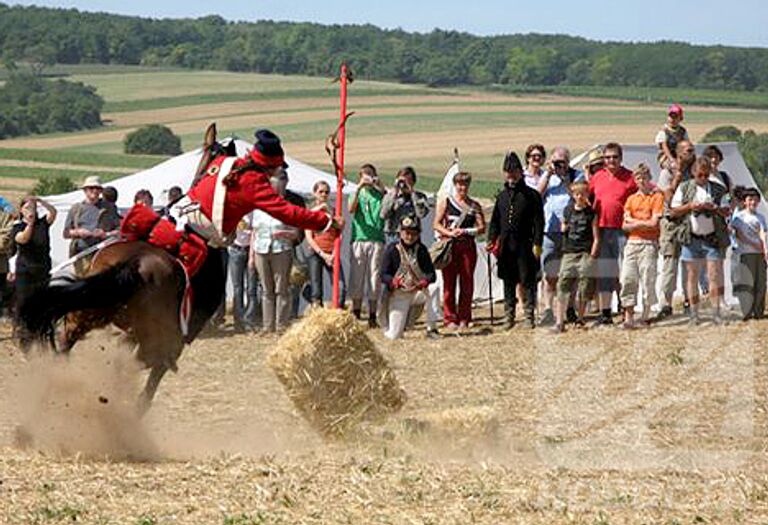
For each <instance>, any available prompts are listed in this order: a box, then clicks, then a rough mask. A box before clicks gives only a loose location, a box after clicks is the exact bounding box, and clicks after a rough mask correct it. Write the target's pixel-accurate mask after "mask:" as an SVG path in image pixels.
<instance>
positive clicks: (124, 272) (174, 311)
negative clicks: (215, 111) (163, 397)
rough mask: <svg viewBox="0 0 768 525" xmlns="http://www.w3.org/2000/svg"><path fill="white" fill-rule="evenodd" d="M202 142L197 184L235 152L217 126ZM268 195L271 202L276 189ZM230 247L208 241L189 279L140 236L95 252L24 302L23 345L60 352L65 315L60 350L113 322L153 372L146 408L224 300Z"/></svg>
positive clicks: (141, 402) (256, 204)
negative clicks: (83, 265) (44, 345)
mask: <svg viewBox="0 0 768 525" xmlns="http://www.w3.org/2000/svg"><path fill="white" fill-rule="evenodd" d="M203 146H204V147H203V157H202V159H201V161H200V164H199V166H198V169H197V172H196V174H195V179H194V181H193V183H192V187H194V186H195V184H197V182H198V181H199V180H201V179H202V174H203V173H205V169H206V167H207V166H208V164H209V163H210V162H211V161H212V160H213V159H215V158H217V157H219V156H231V155H230V153H231V151H228V150H227V149H226V147H224V146H222V145H220V144H218V143H217V142H216V130H215V126H214V125H212V126H210V127H209V128H208V130H207V131H206V135H205V142H204V144H203ZM267 186H268V183H267ZM269 191H271V190H269ZM270 197H271V198H272V200H271V201H270V202H272V203H273V204H274V198H275V195H274V194H273V195H271V196H270ZM253 201H254V202H251V203H248V206H249V207H250V208H251V209H257V208H259V207H260V205H259V202H258V201H257V200H256V197H255V196H254V198H253ZM240 205H241V206H242V202H240ZM307 213H310V212H307ZM305 218H306V216H305ZM298 220H300V219H298V218H297V219H296V221H298ZM286 222H287V221H286ZM225 249H226V248H225V247H214V246H210V245H209V246H208V248H207V255H206V257H205V260H204V261H203V262H202V265H201V266H200V268H199V270H197V271H196V272H195V273H194V275H193V276H192V277H191V278H190V279H189V280H188V278H187V274H186V272H185V270H184V268H183V266H182V265H181V263H180V262H179V260H177V259H176V258H175V257H174V256H173V255H171V254H170V253H168V252H167V251H165V250H164V249H161V248H158V247H156V246H154V245H152V244H149V243H147V242H144V241H136V240H131V241H117V242H115V243H113V244H109V245H107V246H105V247H104V248H102V249H101V250H99V251H98V252H97V254H96V256H95V257H94V259H93V261H92V262H91V266H90V268H89V270H88V271H87V273H86V275H85V276H84V277H82V278H77V279H73V280H70V281H69V282H65V283H55V282H52V283H51V284H50V285H49V286H48V287H46V288H43V289H41V290H39V291H38V292H37V293H35V294H33V295H32V296H30V297H29V298H28V299H27V300H26V301H25V302H24V303H23V304H22V305H21V306H20V312H19V316H18V317H19V323H20V327H19V328H20V330H18V333H20V334H24V335H22V336H21V344H22V348H28V347H29V345H30V344H31V342H32V341H34V340H40V341H47V342H48V344H49V345H50V346H51V347H52V348H53V349H54V350H57V348H56V344H55V343H56V339H57V338H56V334H55V326H56V324H57V322H58V321H59V320H61V319H62V318H63V319H64V323H63V325H64V328H63V333H62V334H61V336H60V337H59V338H58V339H59V341H60V348H59V349H58V350H59V351H61V352H63V353H68V352H69V351H70V350H71V349H72V347H73V346H74V345H75V343H76V342H77V341H78V340H80V339H82V338H83V337H84V336H85V335H86V334H87V333H88V332H90V331H91V330H94V329H97V328H103V327H106V326H108V325H110V324H114V325H115V326H117V327H118V328H119V329H121V330H122V331H123V332H124V333H125V334H126V335H127V336H128V337H129V339H130V340H133V341H135V342H136V343H137V345H138V346H137V351H136V357H137V359H138V360H139V361H140V362H141V363H142V364H143V365H144V366H145V367H146V368H148V369H149V370H150V372H149V376H148V378H147V382H146V385H145V387H144V390H143V391H142V393H141V396H140V399H139V409H140V412H141V413H144V412H146V410H148V408H149V406H150V404H151V402H152V399H153V398H154V396H155V393H156V392H157V388H158V385H159V384H160V381H161V380H162V378H163V376H164V375H165V373H166V372H167V371H168V370H173V371H175V370H176V369H177V364H176V363H177V361H178V359H179V356H180V355H181V352H182V350H183V348H184V345H185V344H188V343H191V342H192V341H193V340H194V339H195V338H196V337H197V336H198V335H199V334H200V332H201V331H202V329H203V328H204V327H205V325H206V323H207V322H208V321H209V320H210V319H211V317H212V316H213V315H214V313H215V312H216V310H217V309H218V308H219V306H220V304H221V302H222V300H223V298H224V287H225V283H226V268H225V265H224V258H223V253H222V252H223V250H225ZM187 285H189V287H190V288H191V295H192V308H191V313H190V315H189V316H188V320H187V323H186V330H183V328H182V321H181V316H180V311H181V309H182V306H183V303H184V299H185V292H186V289H187V288H186V287H187Z"/></svg>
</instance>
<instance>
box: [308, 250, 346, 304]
mask: <svg viewBox="0 0 768 525" xmlns="http://www.w3.org/2000/svg"><path fill="white" fill-rule="evenodd" d="M307 263H308V264H309V282H310V286H311V288H312V304H323V274H328V279H329V280H330V281H331V282H333V266H328V265H327V264H325V261H324V260H323V258H322V257H320V256H319V255H318V254H316V253H313V254H312V255H310V256H309V257H308V259H307ZM346 295H347V287H346V284H345V283H344V268H341V274H340V276H339V304H341V305H342V306H343V305H344V301H346Z"/></svg>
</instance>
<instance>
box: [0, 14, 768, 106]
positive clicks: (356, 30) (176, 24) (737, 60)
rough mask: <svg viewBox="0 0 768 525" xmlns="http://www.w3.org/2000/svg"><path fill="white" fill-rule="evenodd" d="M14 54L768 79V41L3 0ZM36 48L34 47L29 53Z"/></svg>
mask: <svg viewBox="0 0 768 525" xmlns="http://www.w3.org/2000/svg"><path fill="white" fill-rule="evenodd" d="M0 49H2V50H3V58H4V59H5V60H6V61H13V60H23V59H26V58H31V59H32V61H33V62H37V61H39V60H41V58H40V57H42V60H53V61H55V62H58V63H62V64H80V63H101V64H137V65H138V64H141V65H146V66H180V67H189V68H197V69H226V70H230V71H251V72H258V73H280V74H304V75H320V76H333V75H335V74H336V73H337V71H338V66H339V64H340V63H341V61H342V60H346V61H347V62H348V63H349V64H350V65H351V67H352V68H353V70H354V71H355V73H356V74H357V76H358V77H362V78H369V79H381V80H394V81H398V82H407V83H424V84H428V85H432V86H447V85H459V84H468V85H490V84H502V85H542V86H553V85H585V86H592V85H595V86H639V87H648V86H653V87H689V88H691V87H696V88H715V89H735V90H748V91H753V90H767V89H768V49H761V48H737V47H727V46H695V45H690V44H686V43H681V42H672V41H664V42H656V43H612V42H595V41H590V40H587V39H584V38H578V37H571V36H566V35H542V34H525V35H502V36H487V37H479V36H475V35H471V34H468V33H462V32H458V31H444V30H438V29H435V30H434V31H432V32H430V33H426V34H423V33H410V32H406V31H403V30H400V29H394V30H384V29H380V28H378V27H375V26H372V25H327V26H326V25H319V24H312V23H292V22H273V21H259V22H253V23H251V22H228V21H226V20H224V19H223V18H221V17H219V16H207V17H202V18H197V19H161V20H156V19H147V18H139V17H129V16H121V15H111V14H104V13H86V12H80V11H77V10H74V9H50V8H41V7H23V6H14V7H10V6H8V5H5V4H0ZM30 54H31V55H33V56H32V57H28V55H30Z"/></svg>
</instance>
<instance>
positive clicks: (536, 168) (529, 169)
mask: <svg viewBox="0 0 768 525" xmlns="http://www.w3.org/2000/svg"><path fill="white" fill-rule="evenodd" d="M545 160H547V150H545V149H544V146H542V145H541V144H531V145H530V146H528V147H527V148H526V149H525V170H523V178H524V179H525V184H526V185H527V186H529V187H531V188H533V189H534V190H536V191H539V186H540V184H541V179H542V177H544V174H545V173H546V170H545V169H544V161H545Z"/></svg>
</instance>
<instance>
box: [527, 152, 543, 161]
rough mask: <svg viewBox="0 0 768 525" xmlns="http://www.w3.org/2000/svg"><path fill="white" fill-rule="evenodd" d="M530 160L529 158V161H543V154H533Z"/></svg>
mask: <svg viewBox="0 0 768 525" xmlns="http://www.w3.org/2000/svg"><path fill="white" fill-rule="evenodd" d="M528 158H529V159H537V160H541V158H542V155H541V153H532V154H531V156H530V157H528Z"/></svg>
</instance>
